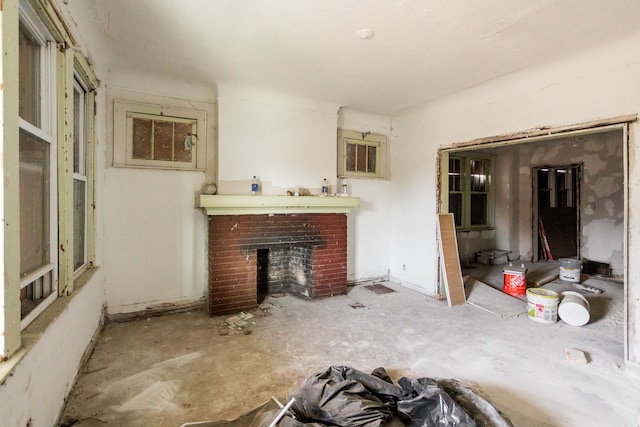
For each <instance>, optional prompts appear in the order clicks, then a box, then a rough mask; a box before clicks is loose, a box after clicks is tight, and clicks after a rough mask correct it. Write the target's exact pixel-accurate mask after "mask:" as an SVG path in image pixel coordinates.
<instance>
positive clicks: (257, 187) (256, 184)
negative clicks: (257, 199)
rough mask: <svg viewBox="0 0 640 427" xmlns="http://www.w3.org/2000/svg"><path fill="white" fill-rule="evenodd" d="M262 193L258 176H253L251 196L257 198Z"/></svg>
mask: <svg viewBox="0 0 640 427" xmlns="http://www.w3.org/2000/svg"><path fill="white" fill-rule="evenodd" d="M259 192H260V182H259V181H258V177H257V176H255V175H254V176H253V179H252V180H251V195H252V196H256V195H257V194H258V193H259Z"/></svg>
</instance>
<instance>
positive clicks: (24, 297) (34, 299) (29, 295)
mask: <svg viewBox="0 0 640 427" xmlns="http://www.w3.org/2000/svg"><path fill="white" fill-rule="evenodd" d="M52 274H53V273H52V272H51V271H49V272H48V273H46V274H45V275H43V276H40V277H38V278H37V279H36V280H34V281H33V282H31V283H29V284H28V285H27V286H25V287H24V288H22V289H20V314H21V317H22V318H23V319H24V318H25V316H26V315H27V314H29V313H31V312H32V311H33V309H34V308H36V307H37V306H38V304H40V303H41V302H42V300H44V299H45V298H46V297H48V296H49V295H51V292H53V280H52V278H51V275H52Z"/></svg>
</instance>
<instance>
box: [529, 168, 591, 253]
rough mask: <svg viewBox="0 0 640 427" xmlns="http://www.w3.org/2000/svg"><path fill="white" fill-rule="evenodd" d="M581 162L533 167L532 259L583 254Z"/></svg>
mask: <svg viewBox="0 0 640 427" xmlns="http://www.w3.org/2000/svg"><path fill="white" fill-rule="evenodd" d="M582 168H583V165H582V164H577V165H576V164H573V165H562V166H535V167H533V173H532V177H533V227H534V233H533V234H534V236H535V235H537V236H538V238H537V239H535V240H534V247H533V251H532V253H533V261H534V262H535V261H539V260H557V259H559V258H576V259H579V258H580V234H581V233H580V186H581V185H580V184H581V177H582Z"/></svg>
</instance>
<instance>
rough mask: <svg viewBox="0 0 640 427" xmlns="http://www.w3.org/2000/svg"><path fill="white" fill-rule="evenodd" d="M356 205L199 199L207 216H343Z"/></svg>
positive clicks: (309, 199) (337, 200) (305, 199)
mask: <svg viewBox="0 0 640 427" xmlns="http://www.w3.org/2000/svg"><path fill="white" fill-rule="evenodd" d="M359 205H360V198H359V197H333V196H327V197H321V196H259V195H256V196H238V195H223V194H218V195H213V196H211V195H201V196H200V207H201V208H203V209H204V210H205V212H206V214H207V215H267V214H301V213H344V214H347V213H349V212H350V211H351V209H353V208H355V207H357V206H359Z"/></svg>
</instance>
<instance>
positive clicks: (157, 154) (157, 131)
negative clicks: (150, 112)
mask: <svg viewBox="0 0 640 427" xmlns="http://www.w3.org/2000/svg"><path fill="white" fill-rule="evenodd" d="M153 159H154V160H169V161H171V160H173V123H171V122H162V121H154V126H153Z"/></svg>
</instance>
